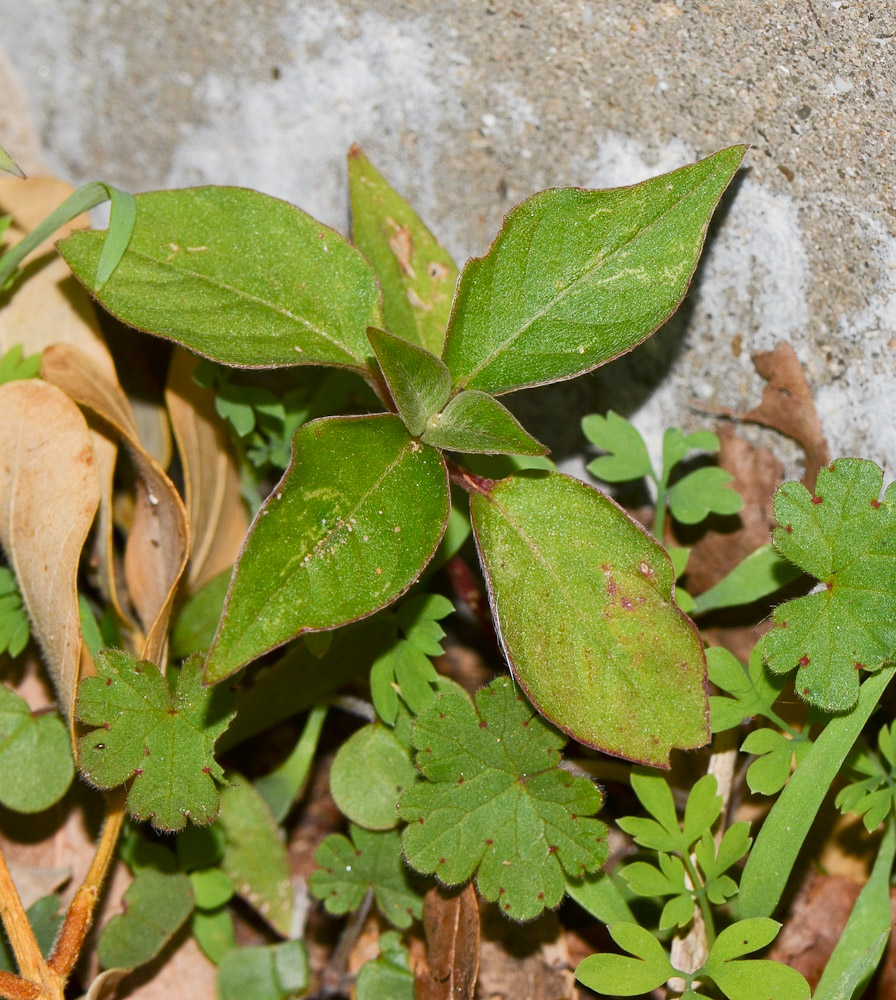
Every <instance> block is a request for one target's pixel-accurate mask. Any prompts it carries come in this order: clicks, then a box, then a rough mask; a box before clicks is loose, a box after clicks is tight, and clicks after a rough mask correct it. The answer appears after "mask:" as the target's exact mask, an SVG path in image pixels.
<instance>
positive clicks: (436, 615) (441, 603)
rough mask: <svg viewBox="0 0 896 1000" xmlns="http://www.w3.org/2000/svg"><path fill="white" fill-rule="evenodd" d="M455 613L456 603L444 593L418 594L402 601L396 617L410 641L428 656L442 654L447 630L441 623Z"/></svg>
mask: <svg viewBox="0 0 896 1000" xmlns="http://www.w3.org/2000/svg"><path fill="white" fill-rule="evenodd" d="M453 613H454V605H453V604H452V602H451V601H450V600H449V599H448V598H447V597H444V596H443V595H442V594H417V595H416V596H415V597H411V598H409V599H408V600H406V601H402V602H401V604H400V605H399V606H398V608H397V610H396V612H395V619H396V621H397V622H398V625H399V627H400V628H401V631H402V632H404V634H405V636H406V637H407V640H408V642H410V643H411V644H412V645H414V646H416V648H417V649H419V650H420V652H421V653H425V654H426V655H427V656H441V655H442V653H443V652H444V650H443V649H442V639H443V638H444V637H445V630H444V629H443V628H442V626H441V625H439V622H440V621H441V620H442V619H443V618H447V617H448V615H450V614H453Z"/></svg>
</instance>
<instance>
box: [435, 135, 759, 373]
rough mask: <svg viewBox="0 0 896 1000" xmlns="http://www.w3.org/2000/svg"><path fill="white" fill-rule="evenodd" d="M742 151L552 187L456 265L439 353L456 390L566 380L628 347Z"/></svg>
mask: <svg viewBox="0 0 896 1000" xmlns="http://www.w3.org/2000/svg"><path fill="white" fill-rule="evenodd" d="M745 151H746V147H744V146H732V147H730V148H729V149H723V150H721V151H720V152H718V153H715V154H714V155H713V156H710V157H708V158H707V159H705V160H701V161H700V162H699V163H694V164H692V165H690V166H687V167H683V168H681V169H680V170H675V171H673V172H672V173H669V174H664V175H663V176H661V177H654V178H653V179H652V180H648V181H645V182H643V183H642V184H636V185H634V186H633V187H628V188H616V189H614V190H609V191H585V190H582V189H581V188H553V189H550V190H548V191H542V192H540V193H539V194H536V195H533V197H531V198H529V199H528V200H527V201H525V202H523V203H522V205H519V206H517V207H516V208H515V209H514V210H513V211H512V212H510V214H509V215H508V216H507V218H506V219H505V222H504V228H503V229H502V230H501V232H500V233H499V235H498V237H497V239H496V240H495V242H494V243H493V244H492V246H491V248H490V249H489V251H488V253H487V254H486V255H485V257H481V258H478V259H474V260H471V261H469V262H468V263H467V265H466V267H465V268H464V271H463V274H462V275H461V279H460V283H459V285H458V289H457V295H456V297H455V301H454V306H453V309H452V313H451V321H450V323H449V328H448V336H447V339H446V342H445V352H444V355H443V357H444V360H445V363H446V364H447V365H448V367H449V369H450V370H451V374H452V375H453V376H454V381H455V384H456V386H457V387H459V388H461V389H481V390H482V391H483V392H490V393H501V392H509V391H510V390H513V389H520V388H523V387H524V386H529V385H541V384H544V383H546V382H555V381H557V380H558V379H566V378H572V377H573V376H575V375H580V374H582V373H583V372H587V371H590V370H591V369H592V368H596V367H597V366H598V365H602V364H604V363H605V362H607V361H610V360H611V359H612V358H614V357H617V356H618V355H620V354H623V353H625V352H626V351H629V350H631V349H632V348H633V347H635V346H636V345H637V344H639V343H640V342H641V341H642V340H644V339H646V338H647V337H649V336H650V334H652V333H653V332H654V331H655V330H656V329H657V328H658V327H659V326H660V325H661V324H662V323H663V322H664V321H665V320H666V319H667V318H668V316H669V315H670V314H671V313H672V312H673V311H674V309H675V307H676V306H677V305H678V303H679V302H680V301H681V299H682V297H683V296H684V294H685V292H686V291H687V287H688V284H689V282H690V280H691V275H692V274H693V272H694V269H695V267H696V264H697V259H698V257H699V255H700V251H701V249H702V246H703V240H704V237H705V235H706V228H707V226H708V224H709V219H710V217H711V215H712V213H713V211H714V209H715V207H716V204H717V203H718V200H719V198H720V197H721V195H722V192H723V191H724V190H725V188H726V187H727V186H728V183H729V181H730V180H731V178H732V177H733V176H734V173H735V171H736V170H737V168H738V166H739V164H740V161H741V160H742V159H743V156H744V153H745Z"/></svg>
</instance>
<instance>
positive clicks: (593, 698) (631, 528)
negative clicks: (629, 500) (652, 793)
mask: <svg viewBox="0 0 896 1000" xmlns="http://www.w3.org/2000/svg"><path fill="white" fill-rule="evenodd" d="M470 507H471V512H472V518H473V526H474V529H475V532H476V540H477V544H478V546H479V553H480V557H481V560H482V565H483V568H484V570H485V573H486V577H487V580H488V584H489V593H490V598H491V602H492V608H493V612H494V616H495V620H496V622H497V624H498V627H499V630H500V635H501V640H502V642H503V644H504V648H505V651H506V653H507V657H508V660H509V661H510V663H511V666H512V669H513V672H514V676H515V677H516V678H517V680H518V681H519V683H520V684H521V685H522V687H523V688H524V690H525V691H526V693H527V695H528V696H529V697H530V698H531V699H532V701H533V703H534V704H535V705H536V707H537V708H538V709H539V711H540V712H542V713H544V715H546V716H547V718H548V719H550V720H551V721H552V722H554V723H555V724H556V725H557V726H559V727H560V728H561V729H563V730H564V731H566V732H568V733H569V734H570V735H572V736H574V737H575V739H577V740H579V741H580V742H582V743H586V744H589V745H591V746H595V747H597V748H598V749H600V750H603V751H604V752H606V753H610V754H617V755H619V756H624V757H627V758H630V759H634V760H640V761H643V762H645V763H650V764H654V765H658V766H666V765H667V764H668V760H669V752H670V750H671V748H672V747H695V746H701V745H702V744H704V743H705V742H706V741H707V739H708V738H709V726H708V712H707V702H706V691H705V679H706V675H705V669H706V668H705V661H704V657H703V647H702V644H701V642H700V638H699V636H698V634H697V631H696V629H695V628H694V626H693V625H692V623H691V622H690V621H689V620H688V619H687V618H685V616H684V615H683V614H682V612H681V611H680V610H679V609H678V608H677V607H676V605H675V604H674V602H673V600H672V588H673V585H674V582H675V580H674V575H673V571H672V564H671V562H670V561H669V557H668V556H667V555H666V553H665V551H664V550H663V549H662V547H661V546H660V545H659V544H657V542H655V541H654V540H653V539H651V538H650V536H649V535H648V534H647V533H646V532H645V531H644V530H643V529H642V528H641V527H640V526H639V525H637V524H636V523H635V522H634V521H633V520H631V519H630V518H629V517H628V516H627V515H626V514H625V512H624V511H623V510H622V509H621V508H620V507H618V506H617V505H616V504H615V503H613V501H612V500H610V499H609V498H608V497H606V496H605V495H604V494H602V493H600V492H598V491H597V490H595V489H593V488H592V487H590V486H587V485H585V484H584V483H581V482H579V481H578V480H574V479H571V478H569V477H568V476H564V475H561V474H559V473H547V474H544V473H531V474H525V473H524V474H519V475H516V476H510V477H509V478H507V479H504V480H502V481H501V482H499V483H497V484H495V485H493V486H492V487H491V488H489V489H487V490H486V489H483V490H482V491H481V492H476V493H474V494H473V496H472V498H471V503H470Z"/></svg>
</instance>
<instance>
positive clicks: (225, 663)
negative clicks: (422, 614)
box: [205, 414, 448, 683]
mask: <svg viewBox="0 0 896 1000" xmlns="http://www.w3.org/2000/svg"><path fill="white" fill-rule="evenodd" d="M336 456H338V460H336ZM447 517H448V476H447V472H446V470H445V464H444V462H443V460H442V458H441V456H440V455H439V453H438V452H437V451H436V450H435V449H434V448H429V447H427V446H426V445H421V444H419V443H418V442H417V441H415V440H413V438H411V437H410V436H409V434H408V432H407V431H406V430H405V428H404V427H403V426H402V423H401V421H400V420H399V419H398V417H395V416H392V415H391V414H383V415H376V416H367V417H345V418H332V419H328V420H316V421H314V422H312V423H310V424H305V425H304V426H302V427H300V428H299V429H298V431H296V436H295V438H294V440H293V460H292V463H291V465H290V467H289V469H287V471H286V474H285V475H284V477H283V479H282V480H281V481H280V483H279V484H278V485H277V486H276V487H275V488H274V492H273V493H272V494H271V496H270V497H268V499H267V501H265V504H264V506H263V507H262V508H261V510H260V511H259V512H258V514H257V515H256V517H255V520H254V522H253V524H252V528H251V529H250V532H249V536H248V538H247V539H246V543H245V547H244V549H243V553H242V555H241V556H240V560H239V562H238V563H237V566H236V570H235V571H234V576H233V581H232V582H231V585H230V592H229V594H228V597H227V602H226V605H225V608H224V616H223V618H222V619H221V624H220V626H219V628H218V633H217V635H216V637H215V641H214V644H213V645H212V648H211V652H210V653H209V656H208V660H207V663H206V668H205V669H206V675H205V676H206V681H208V682H209V683H215V682H217V681H220V680H222V679H223V678H225V677H227V676H229V675H230V674H232V673H234V671H236V670H238V669H239V668H240V667H242V666H244V665H245V664H247V663H249V662H251V661H252V660H254V659H255V658H256V657H258V656H260V655H261V654H262V653H265V652H267V651H268V650H270V649H274V648H275V647H276V646H280V645H282V644H283V643H284V642H286V641H288V640H289V639H292V638H293V637H295V636H297V635H298V634H299V633H300V632H304V631H305V630H306V629H308V630H319V629H329V628H335V626H337V625H342V624H345V623H346V622H350V621H352V620H354V619H357V618H363V617H365V616H366V615H369V614H372V613H373V612H374V611H377V610H378V609H379V608H381V607H384V606H385V605H386V604H389V603H390V602H392V601H393V600H395V598H396V597H398V596H399V595H400V594H402V593H403V592H404V591H405V590H407V588H408V587H409V586H410V585H411V584H412V583H413V582H414V580H416V579H417V577H418V576H419V575H420V572H421V571H422V569H423V567H424V566H425V565H426V564H427V563H428V562H429V560H430V559H431V558H432V555H433V553H434V552H435V550H436V548H437V546H438V544H439V541H440V540H441V537H442V533H443V531H444V530H445V522H446V520H447Z"/></svg>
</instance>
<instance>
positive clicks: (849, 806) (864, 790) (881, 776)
mask: <svg viewBox="0 0 896 1000" xmlns="http://www.w3.org/2000/svg"><path fill="white" fill-rule="evenodd" d="M878 746H879V749H880V757H878V756H877V755H876V754H872V753H868V752H864V753H858V754H856V753H855V751H853V754H852V755H851V757H850V759H848V760H847V763H848V764H849V765H850V766H851V769H852V770H853V771H857V772H858V773H859V774H860V775H864V778H862V779H860V780H858V781H855V782H853V783H852V784H849V785H847V786H846V787H845V788H842V789H841V790H840V791H839V792H838V793H837V798H836V799H835V800H834V804H835V805H836V806H837V808H838V809H839V810H840V811H841V812H844V813H845V812H853V813H856V815H858V816H862V817H863V822H864V824H865V829H866V830H867V831H868V832H869V833H871V832H872V831H873V830H875V829H877V827H878V826H879V825H880V824H881V823H882V822H883V820H884V819H885V818H886V817H887V814H888V813H889V812H890V811H891V810H892V809H893V807H894V804H896V786H894V784H893V780H892V777H893V776H892V772H893V770H894V767H893V765H894V762H893V760H892V757H893V749H894V747H893V732H892V729H889V728H887V726H884V727H883V728H882V729H881V731H880V735H879V737H878ZM881 758H883V759H884V760H886V762H887V764H888V765H889V766H888V767H885V766H884V764H883V761H882V760H881Z"/></svg>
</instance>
